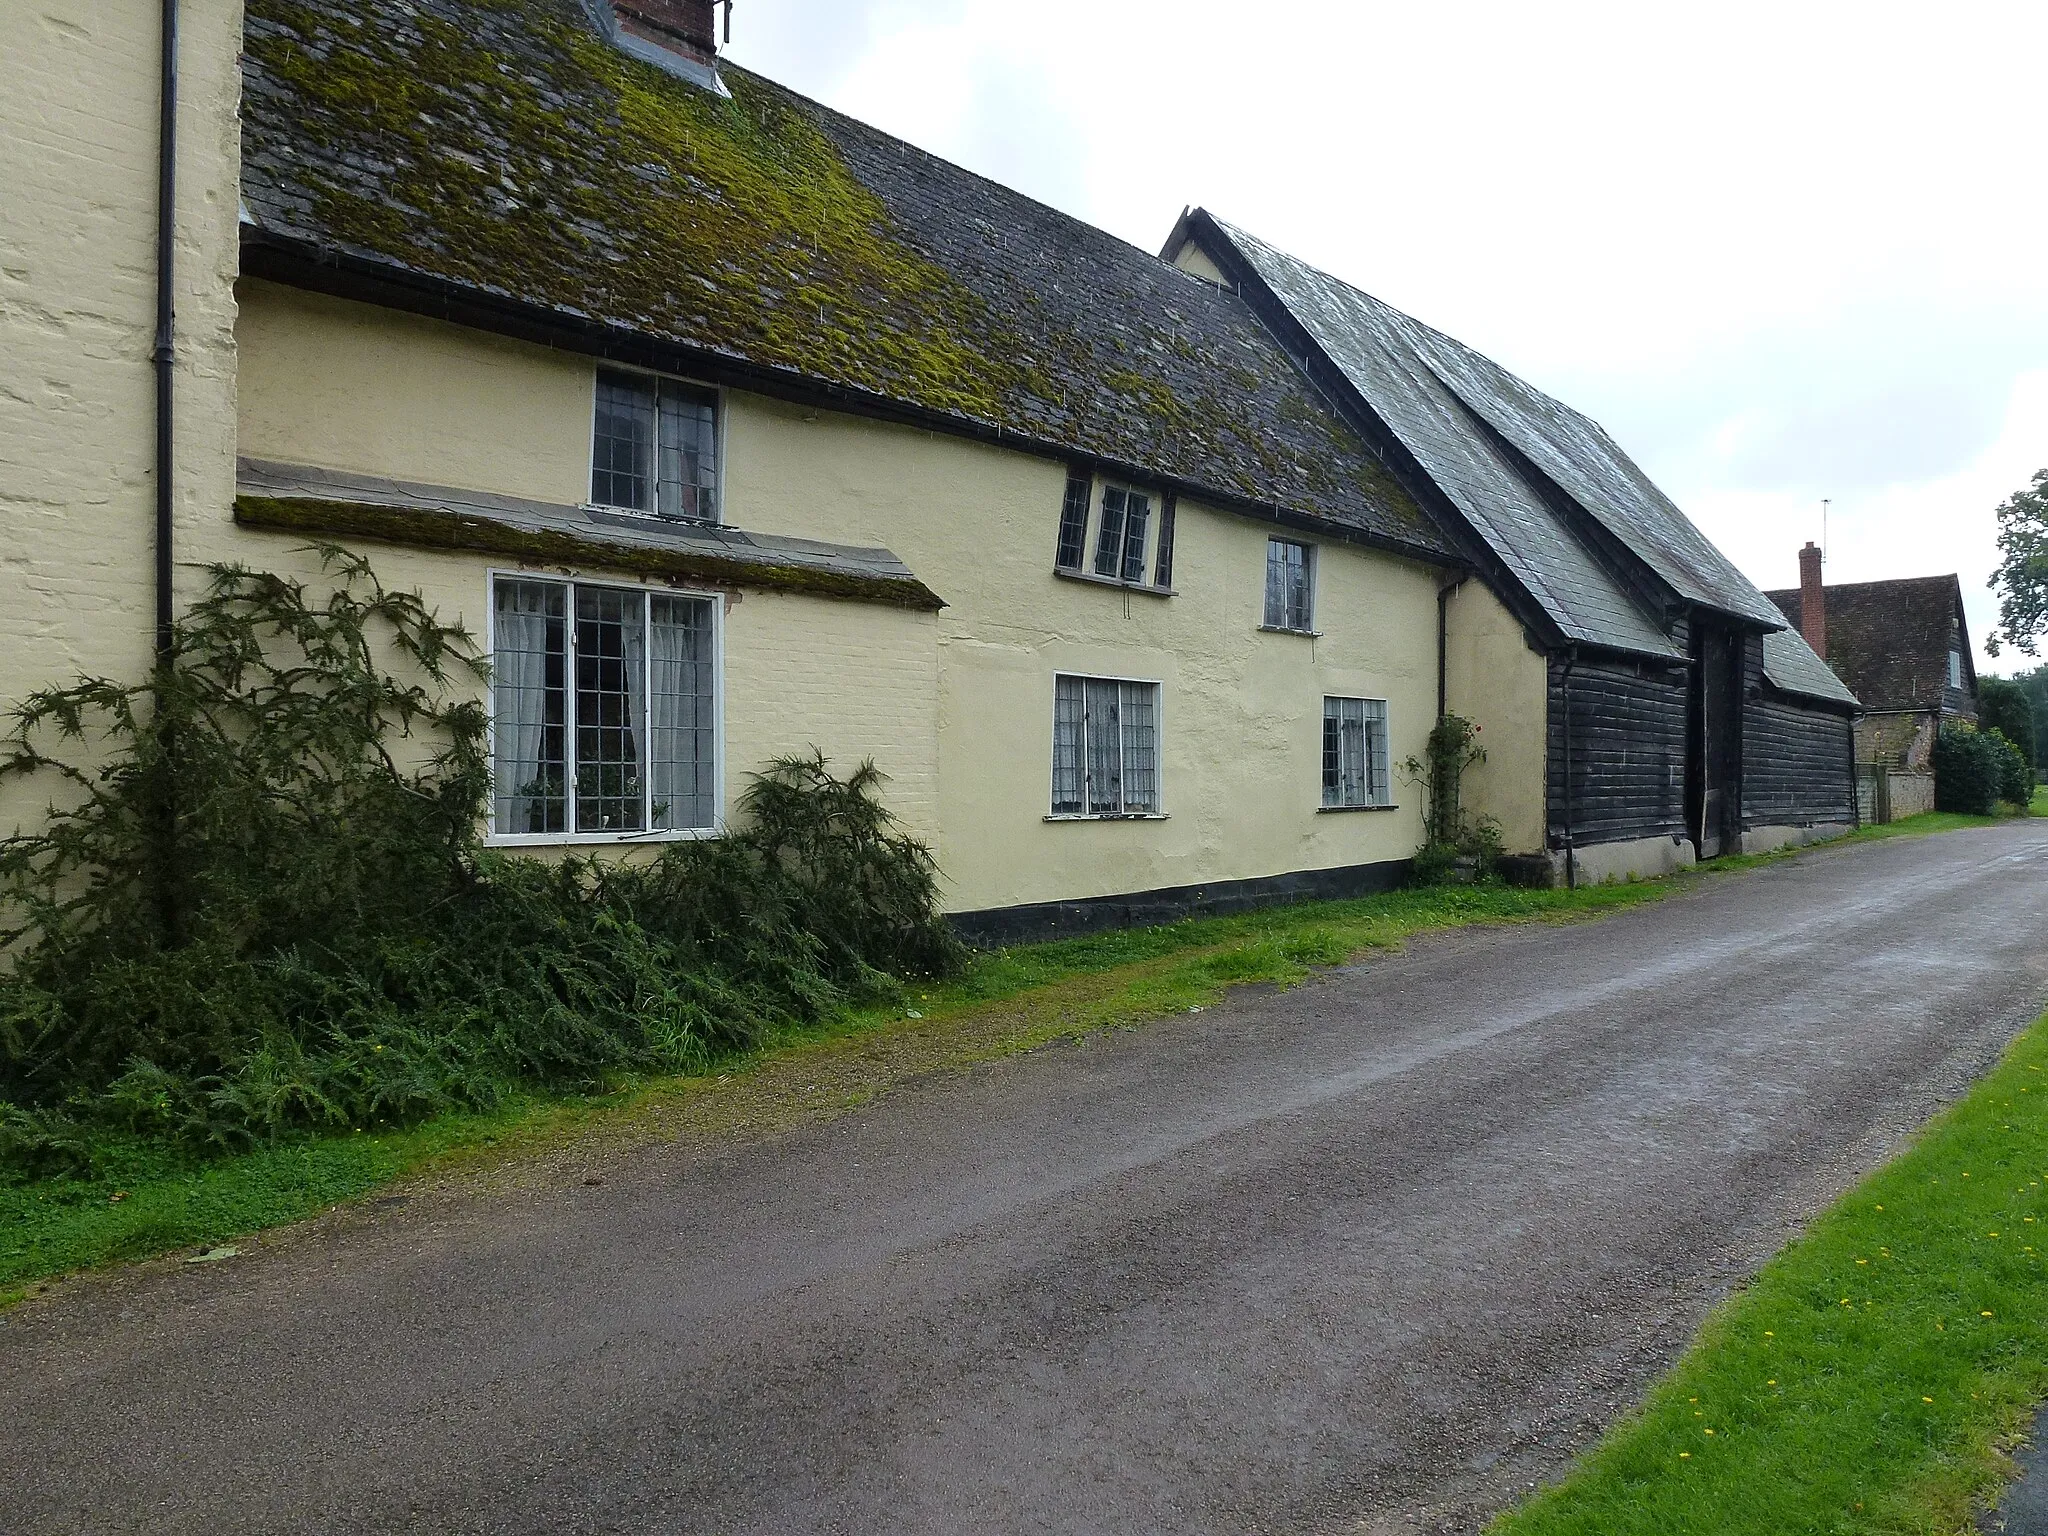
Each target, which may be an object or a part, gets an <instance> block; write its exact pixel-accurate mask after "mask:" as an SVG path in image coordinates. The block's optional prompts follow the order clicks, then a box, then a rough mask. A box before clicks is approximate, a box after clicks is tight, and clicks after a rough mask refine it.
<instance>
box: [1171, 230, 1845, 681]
mask: <svg viewBox="0 0 2048 1536" xmlns="http://www.w3.org/2000/svg"><path fill="white" fill-rule="evenodd" d="M1188 229H1195V230H1197V231H1205V230H1213V231H1214V233H1215V236H1216V237H1219V238H1220V239H1222V240H1223V241H1225V242H1227V244H1228V246H1229V247H1230V248H1231V250H1233V251H1234V253H1235V255H1236V257H1237V258H1238V260H1239V261H1240V262H1242V263H1243V264H1244V265H1245V266H1247V267H1248V268H1249V271H1250V273H1251V275H1252V278H1253V279H1254V280H1255V281H1256V282H1257V283H1259V284H1263V285H1264V288H1265V290H1266V291H1267V292H1268V293H1270V294H1271V296H1272V298H1273V299H1274V300H1275V301H1277V302H1278V303H1279V304H1280V305H1282V306H1284V308H1285V310H1286V312H1287V314H1288V315H1289V316H1290V317H1291V318H1292V319H1293V321H1294V322H1295V323H1296V324H1297V325H1299V326H1300V327H1301V329H1302V331H1303V332H1305V333H1306V335H1307V337H1308V339H1309V342H1310V344H1312V345H1313V346H1314V347H1316V348H1317V349H1318V350H1319V351H1321V353H1322V354H1323V355H1324V356H1325V357H1326V358H1328V359H1329V361H1330V363H1331V365H1332V366H1334V367H1335V368H1336V369H1337V370H1338V372H1339V373H1341V374H1342V375H1343V377H1344V379H1345V380H1346V381H1347V382H1348V383H1349V385H1350V386H1351V388H1352V389H1353V390H1355V391H1356V392H1357V395H1358V397H1359V399H1360V400H1361V401H1363V402H1364V403H1365V405H1366V406H1367V407H1368V408H1369V409H1370V410H1371V411H1372V412H1373V413H1374V414H1375V415H1376V416H1377V417H1378V418H1379V419H1380V420H1381V421H1382V422H1383V423H1385V425H1386V428H1387V430H1388V431H1390V432H1391V433H1393V435H1394V436H1395V437H1397V438H1398V439H1399V440H1400V441H1401V443H1402V445H1403V446H1404V447H1405V448H1406V449H1407V450H1408V452H1409V453H1410V454H1412V455H1413V456H1414V458H1415V460H1416V462H1417V463H1418V464H1419V465H1420V467H1421V469H1422V471H1423V472H1424V473H1425V474H1426V475H1428V476H1429V478H1430V480H1431V481H1433V482H1434V483H1435V485H1436V486H1437V487H1438V489H1439V490H1441V491H1442V492H1443V494H1444V495H1445V496H1446V497H1447V498H1448V499H1449V501H1450V502H1451V503H1452V504H1453V506H1455V507H1456V509H1457V511H1458V513H1459V514H1460V516H1462V517H1463V518H1464V520H1465V521H1466V522H1467V523H1468V524H1469V525H1470V527H1471V528H1472V531H1473V532H1474V533H1476V534H1477V535H1478V536H1479V537H1480V538H1481V539H1483V540H1485V542H1486V544H1487V545H1488V547H1489V548H1490V549H1491V550H1492V551H1493V552H1494V554H1495V555H1496V556H1497V557H1498V558H1499V559H1500V561H1501V562H1502V564H1503V565H1504V566H1505V567H1506V568H1507V570H1508V572H1509V573H1510V574H1511V575H1512V576H1513V577H1514V578H1515V580H1516V581H1518V582H1519V583H1520V584H1521V585H1522V586H1523V588H1524V589H1525V590H1526V591H1527V592H1528V593H1529V595H1530V596H1531V597H1532V598H1533V599H1534V600H1535V601H1536V602H1537V603H1538V604H1539V605H1540V606H1541V608H1542V609H1543V611H1544V613H1545V614H1546V615H1547V616H1548V617H1549V619H1550V620H1551V622H1553V623H1554V624H1555V625H1556V626H1557V628H1558V630H1559V632H1560V633H1561V634H1562V635H1563V636H1564V637H1565V638H1566V639H1567V640H1570V641H1577V642H1581V643H1584V644H1588V645H1597V646H1602V647H1607V648H1611V649H1615V650H1621V651H1628V652H1632V653H1636V654H1642V655H1649V656H1659V657H1670V658H1674V659H1675V658H1677V657H1679V656H1682V655H1683V654H1684V652H1683V648H1682V647H1681V646H1680V645H1679V644H1678V643H1677V642H1676V641H1675V640H1674V639H1673V636H1672V634H1671V633H1670V631H1669V630H1668V629H1667V627H1666V626H1667V623H1668V620H1667V619H1666V618H1665V616H1664V615H1661V614H1658V613H1655V612H1653V611H1651V610H1650V609H1649V608H1647V607H1646V606H1645V604H1644V602H1643V601H1642V600H1641V599H1640V597H1639V595H1638V594H1637V593H1635V592H1632V591H1631V589H1630V587H1629V585H1628V584H1627V583H1626V582H1624V581H1623V580H1622V579H1621V578H1620V577H1619V576H1618V575H1617V573H1616V571H1615V570H1614V569H1613V564H1612V561H1611V560H1609V559H1604V558H1602V556H1601V555H1600V553H1599V552H1598V551H1597V550H1596V549H1595V548H1594V547H1593V543H1592V541H1591V540H1590V539H1589V538H1588V537H1586V536H1582V535H1581V534H1580V533H1579V532H1577V531H1575V530H1574V528H1573V527H1572V526H1571V523H1570V521H1569V520H1568V519H1567V517H1566V516H1565V515H1564V514H1563V513H1562V512H1561V511H1560V509H1559V506H1558V505H1557V500H1558V493H1561V495H1562V497H1563V498H1566V499H1568V500H1569V502H1570V503H1571V504H1572V505H1574V506H1576V507H1577V508H1578V509H1579V512H1580V513H1582V514H1583V516H1584V518H1585V519H1586V520H1588V521H1590V522H1591V523H1593V524H1595V525H1597V528H1598V530H1600V531H1601V533H1602V534H1604V536H1605V537H1606V539H1607V540H1608V541H1609V542H1610V543H1611V544H1612V545H1615V546H1619V547H1620V548H1622V549H1625V550H1626V551H1628V553H1629V554H1630V555H1631V556H1633V558H1634V559H1635V560H1636V561H1637V562H1639V563H1640V564H1641V566H1642V567H1643V568H1644V569H1646V570H1647V571H1648V572H1650V573H1651V574H1652V575H1653V576H1654V578H1655V579H1656V581H1657V582H1659V583H1661V584H1662V585H1663V587H1664V588H1666V589H1668V591H1669V593H1670V595H1671V597H1673V598H1675V599H1676V600H1677V601H1678V602H1680V603H1685V604H1697V605H1699V606H1701V607H1704V608H1708V609H1711V610H1714V611H1715V612H1718V613H1724V614H1728V615H1730V616H1732V617H1734V618H1736V619H1738V620H1741V621H1744V622H1746V623H1749V624H1752V625H1755V626H1757V627H1759V628H1762V629H1764V630H1766V631H1767V632H1766V634H1765V643H1764V670H1765V676H1766V677H1767V679H1768V680H1769V681H1770V682H1771V684H1772V685H1773V686H1774V687H1777V688H1780V689H1782V690H1783V691H1785V692H1788V693H1797V694H1801V695H1804V696H1806V697H1809V698H1815V699H1822V700H1826V701H1828V702H1830V703H1833V704H1837V705H1843V706H1853V705H1854V703H1855V699H1854V697H1853V696H1852V695H1851V694H1850V693H1849V692H1848V690H1847V689H1845V688H1844V687H1843V686H1842V684H1841V682H1840V680H1839V679H1837V678H1836V677H1835V676H1834V675H1833V674H1832V673H1830V672H1829V671H1828V668H1827V666H1826V664H1825V663H1823V662H1822V661H1821V660H1820V659H1819V658H1818V657H1817V656H1814V655H1813V652H1812V651H1811V649H1810V648H1809V647H1808V646H1807V645H1806V643H1805V641H1804V640H1803V639H1801V638H1800V637H1799V636H1798V635H1797V634H1790V633H1787V632H1786V631H1785V630H1784V627H1783V625H1784V620H1783V618H1782V616H1781V615H1780V614H1779V613H1778V611H1777V609H1776V608H1775V607H1774V606H1773V605H1772V604H1771V602H1770V601H1769V600H1768V599H1766V598H1765V597H1764V595H1763V594H1762V593H1761V592H1759V591H1758V590H1757V589H1756V588H1755V587H1754V586H1753V585H1751V583H1750V582H1749V580H1748V579H1747V578H1746V577H1744V576H1743V575H1742V573H1741V572H1740V571H1738V570H1736V568H1735V567H1734V565H1733V564H1732V563H1731V562H1730V561H1729V560H1728V558H1727V557H1726V556H1725V555H1723V554H1722V553H1721V551H1720V550H1718V549H1717V548H1715V547H1714V545H1713V543H1712V542H1711V541H1710V540H1709V539H1708V538H1707V537H1706V536H1705V535H1704V534H1702V533H1701V532H1700V531H1699V530H1698V529H1697V528H1695V527H1694V526H1693V524H1692V522H1691V521H1690V520H1689V519H1688V518H1687V517H1686V516H1685V514H1684V513H1683V512H1681V511H1680V510H1679V509H1678V507H1677V506H1676V505H1674V504H1673V503H1672V502H1671V500H1670V499H1669V498H1668V497H1667V496H1665V495H1664V493H1663V492H1662V491H1661V490H1659V489H1658V488H1657V486H1656V484H1655V483H1654V482H1653V481H1652V480H1651V479H1650V477H1649V476H1648V475H1646V474H1645V473H1643V471H1642V469H1641V468H1640V467H1638V466H1637V465H1636V463H1635V462H1634V461H1633V460H1631V459H1630V458H1629V457H1628V455H1627V454H1626V453H1624V452H1623V451H1622V450H1621V448H1620V447H1619V446H1618V445H1617V444H1616V443H1615V442H1614V440H1613V439H1612V438H1610V437H1609V436H1608V435H1607V433H1606V431H1605V430H1604V429H1602V428H1601V426H1600V424H1599V423H1598V422H1596V421H1593V420H1592V419H1591V418H1589V417H1587V416H1584V415H1582V414H1581V413H1579V412H1578V411H1575V410H1573V409H1571V408H1570V407H1569V406H1567V405H1564V404H1562V403H1561V402H1559V401H1557V400H1553V399H1552V398H1551V397H1550V396H1548V395H1546V394H1544V393H1543V392H1542V391H1540V390H1538V389H1535V388H1534V387H1532V386H1531V385H1529V384H1527V383H1525V382H1524V381H1523V380H1521V379H1519V378H1517V377H1516V376H1515V375H1513V374H1511V373H1509V372H1508V371H1507V370H1506V369H1505V368H1502V367H1501V366H1500V365H1499V364H1498V363H1496V362H1494V361H1493V360H1492V359H1491V358H1488V357H1486V356H1484V355H1482V354H1481V353H1478V352H1475V351H1474V350H1472V348H1470V347H1468V346H1466V345H1464V343H1462V342H1460V341H1457V340H1455V339H1453V338H1452V337H1449V336H1446V335H1444V334H1443V333H1442V332H1441V331H1438V330H1435V329H1433V328H1431V327H1430V326H1427V325H1425V324H1423V323H1422V322H1421V321H1419V320H1416V319H1414V318H1413V317H1412V316H1409V315H1406V314H1403V313H1402V312H1401V311H1400V310H1398V309H1395V308H1394V307H1393V306H1392V305H1391V304H1387V303H1385V302H1383V301H1382V300H1379V299H1376V298H1374V297H1373V296H1372V295H1371V294H1368V293H1364V292H1362V291H1360V290H1359V289H1357V288H1354V287H1352V286H1351V285H1350V284H1349V283H1346V282H1344V281H1343V280H1342V279H1340V278H1336V277H1332V276H1330V275H1329V274H1328V273H1326V272H1322V271H1319V270H1317V269H1316V268H1314V267H1312V266H1310V265H1309V264H1308V263H1306V262H1304V261H1301V260H1300V259H1298V258H1297V257H1294V256H1290V255H1288V254H1287V253H1286V252H1285V251H1281V250H1279V249H1277V248H1275V247H1273V246H1271V245H1268V244H1266V243H1265V242H1264V241H1262V240H1260V239H1259V238H1258V237H1257V236H1255V235H1252V234H1249V233H1247V232H1246V231H1244V230H1240V229H1237V228H1234V227H1233V226H1231V225H1229V224H1226V223H1224V221H1222V220H1221V219H1218V218H1216V217H1215V216H1214V215H1213V214H1208V213H1206V212H1200V211H1197V212H1196V213H1194V214H1192V215H1190V217H1189V219H1188V220H1185V221H1183V226H1182V230H1183V231H1185V230H1188ZM1181 233H1182V231H1177V232H1176V235H1175V238H1176V239H1179V238H1180V237H1181ZM1212 254H1213V253H1212ZM1544 481H1547V482H1549V486H1550V487H1554V491H1551V490H1547V489H1546V487H1545V486H1544V485H1543V483H1542V482H1544Z"/></svg>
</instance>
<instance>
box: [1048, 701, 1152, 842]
mask: <svg viewBox="0 0 2048 1536" xmlns="http://www.w3.org/2000/svg"><path fill="white" fill-rule="evenodd" d="M1158 813H1159V685H1158V684H1157V683H1139V682H1128V681H1126V680H1124V679H1122V678H1114V677H1057V678H1055V679H1054V680H1053V707H1052V814H1053V815H1055V816H1155V815H1157V814H1158Z"/></svg>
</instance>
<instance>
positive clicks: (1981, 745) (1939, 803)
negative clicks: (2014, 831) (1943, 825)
mask: <svg viewBox="0 0 2048 1536" xmlns="http://www.w3.org/2000/svg"><path fill="white" fill-rule="evenodd" d="M2033 777H2034V776H2033V773H2032V772H2031V770H2029V769H2028V767H2027V760H2026V757H2025V755H2024V754H2023V753H2021V751H2020V749H2019V748H2018V747H2016V746H2014V745H2013V744H2012V743H2011V742H2009V741H2007V740H2006V739H2005V736H2004V734H2003V733H2002V732H1999V731H1995V730H1988V731H1987V730H1979V729H1978V728H1977V727H1976V726H1974V725H1972V724H1970V722H1968V721H1967V720H1952V721H1950V722H1948V723H1947V724H1945V725H1943V726H1942V728H1941V732H1940V734H1939V735H1937V736H1936V737H1935V741H1934V808H1935V809H1936V810H1938V811H1958V812H1961V813H1962V814H1964V815H1967V816H1991V815H1995V814H1996V813H1997V811H1998V803H1999V801H2001V800H2004V801H2006V802H2008V803H2009V804H2012V805H2015V806H2019V807H2021V808H2023V809H2024V808H2025V806H2026V804H2027V802H2028V801H2029V800H2031V799H2032V798H2033V794H2034V785H2033Z"/></svg>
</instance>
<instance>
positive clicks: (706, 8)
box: [612, 0, 718, 64]
mask: <svg viewBox="0 0 2048 1536" xmlns="http://www.w3.org/2000/svg"><path fill="white" fill-rule="evenodd" d="M717 11H718V6H717V3H716V0H612V14H613V15H615V16H617V17H618V19H619V30H620V31H622V32H624V33H626V34H627V35H628V36H629V37H637V38H639V39H640V40H641V41H643V42H648V43H652V44H654V45H655V46H656V47H657V48H673V49H677V50H678V51H680V52H683V53H687V54H689V55H691V56H692V57H694V58H696V59H697V60H698V61H699V62H701V63H704V64H714V63H716V62H717V59H718V21H717Z"/></svg>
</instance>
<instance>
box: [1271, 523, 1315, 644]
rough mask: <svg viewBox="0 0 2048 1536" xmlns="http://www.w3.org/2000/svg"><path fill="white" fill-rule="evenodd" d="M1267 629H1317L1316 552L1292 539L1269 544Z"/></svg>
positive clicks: (1302, 631)
mask: <svg viewBox="0 0 2048 1536" xmlns="http://www.w3.org/2000/svg"><path fill="white" fill-rule="evenodd" d="M1265 627H1266V628H1267V629H1289V630H1296V631H1299V632H1300V633H1302V634H1308V633H1310V632H1312V631H1313V630H1314V628H1315V551H1314V550H1313V549H1312V548H1311V547H1310V546H1309V545H1307V544H1299V543H1296V542H1295V541H1294V540H1292V539H1268V540H1267V541H1266V621H1265Z"/></svg>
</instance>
